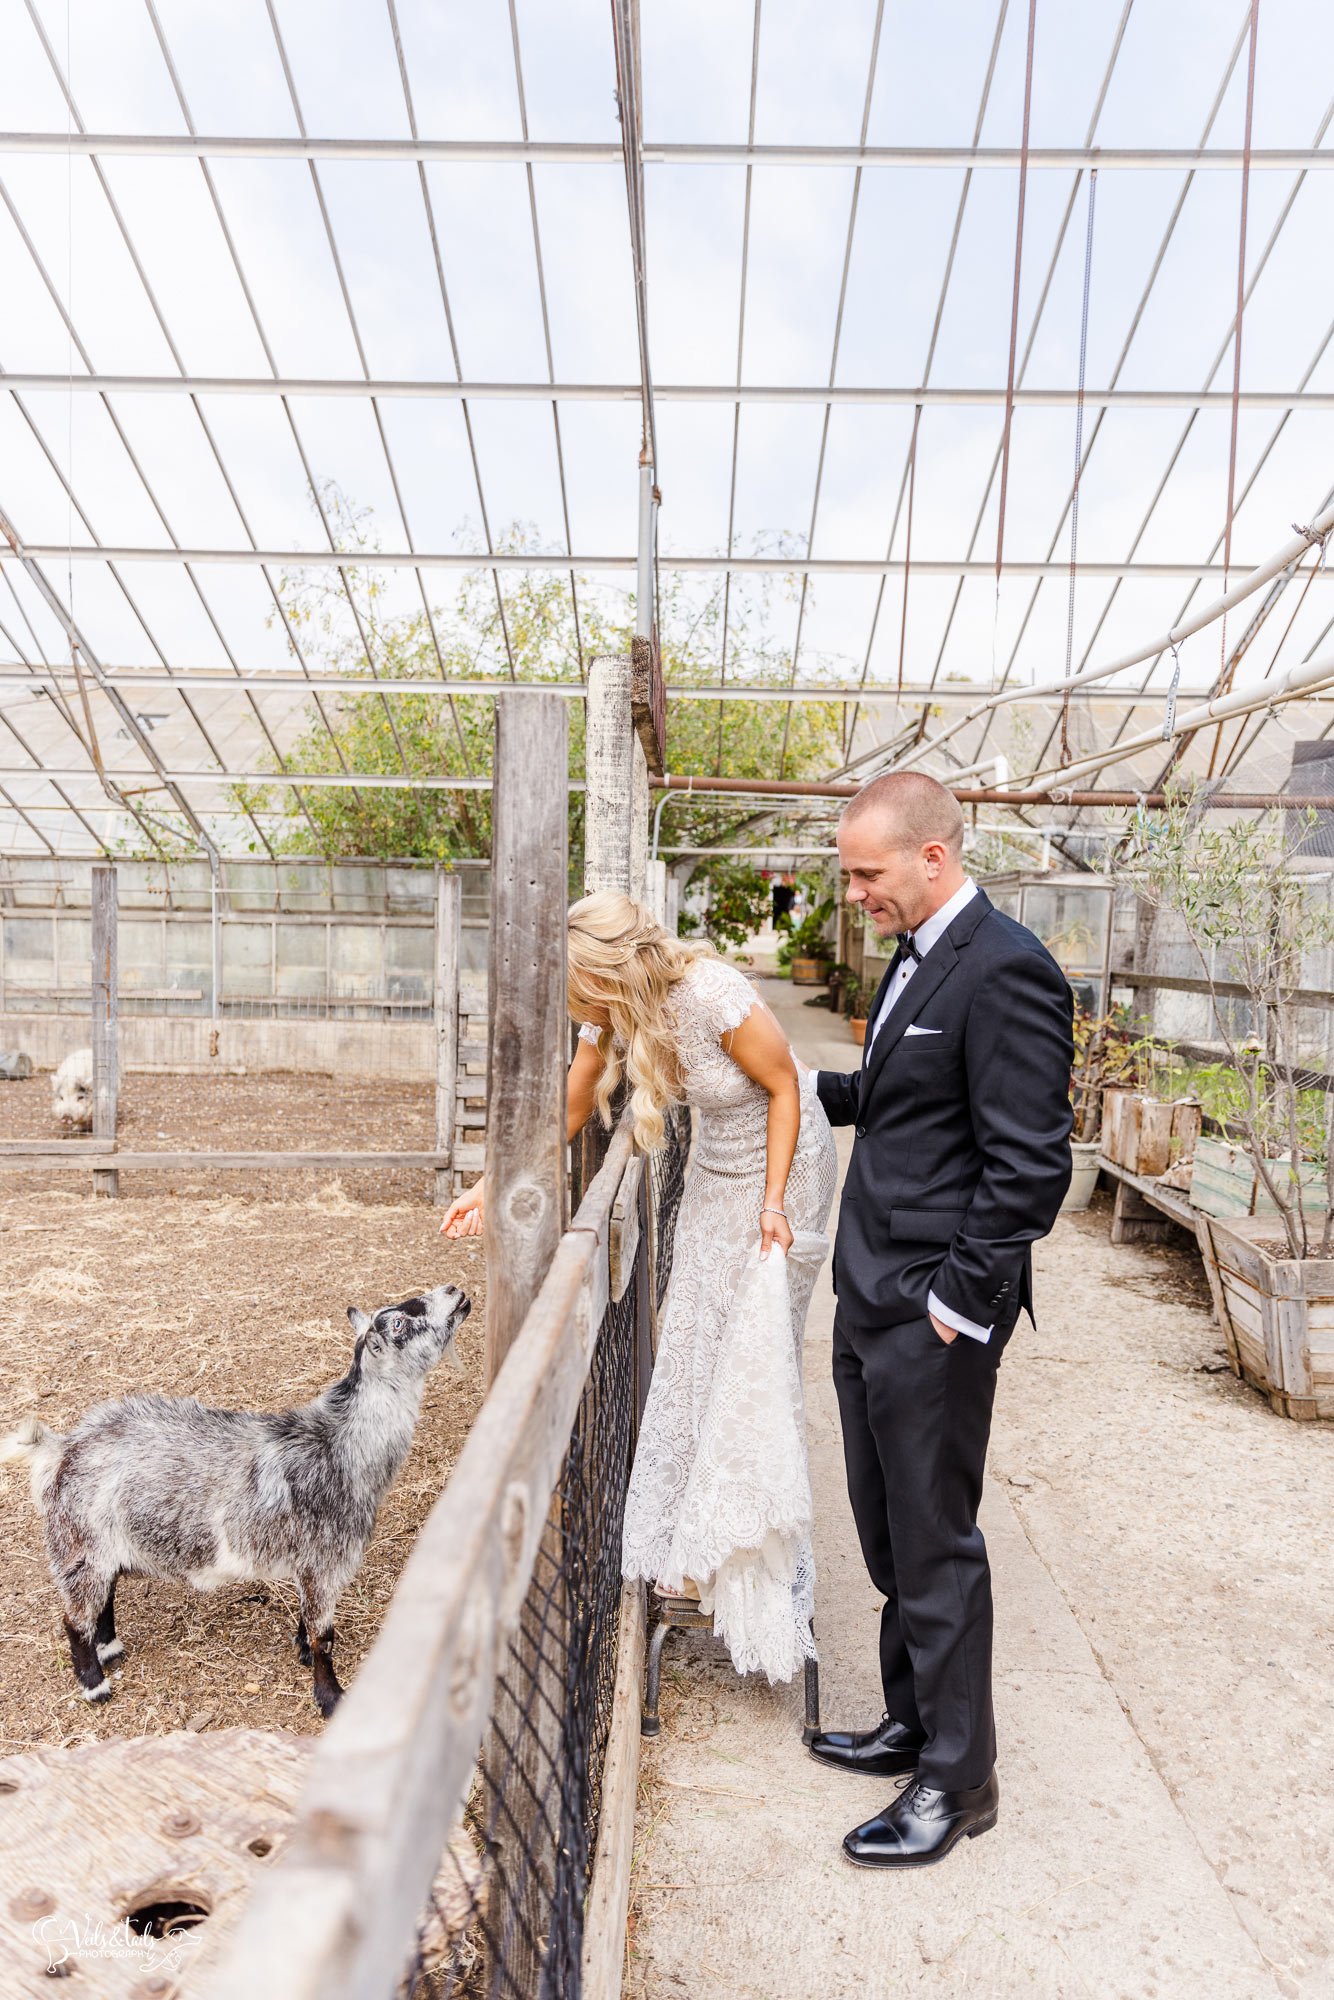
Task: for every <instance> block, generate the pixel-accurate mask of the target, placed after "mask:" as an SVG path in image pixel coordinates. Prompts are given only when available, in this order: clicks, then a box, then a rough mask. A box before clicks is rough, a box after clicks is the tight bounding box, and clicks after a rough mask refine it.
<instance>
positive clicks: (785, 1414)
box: [591, 958, 836, 1681]
mask: <svg viewBox="0 0 1334 2000" xmlns="http://www.w3.org/2000/svg"><path fill="white" fill-rule="evenodd" d="M670 1005H671V1011H672V1020H673V1026H674V1029H675V1032H676V1044H677V1051H678V1057H679V1061H680V1066H681V1076H682V1083H683V1086H684V1091H685V1096H686V1100H687V1102H688V1103H689V1105H690V1107H691V1109H692V1111H693V1113H694V1146H693V1152H692V1157H691V1162H690V1168H689V1172H688V1174H687V1177H686V1183H685V1188H684V1192H683V1194H682V1197H681V1207H680V1211H679V1214H678V1216H677V1222H676V1240H675V1246H674V1253H673V1258H672V1271H671V1281H670V1285H669V1287H668V1292H667V1298H666V1302H665V1305H664V1307H663V1312H662V1315H661V1318H660V1321H659V1329H658V1350H657V1356H656V1359H655V1361H654V1365H653V1380H652V1384H651V1386H650V1388H649V1394H648V1403H647V1406H646V1408H645V1411H644V1418H643V1423H642V1425H641V1428H640V1433H639V1446H638V1450H637V1451H636V1454H635V1462H634V1469H633V1471H632V1473H631V1477H630V1490H629V1494H628V1496H627V1499H626V1509H625V1538H624V1544H623V1554H622V1569H623V1572H624V1574H625V1576H626V1577H627V1578H637V1577H642V1578H644V1579H645V1580H646V1581H647V1582H648V1583H650V1584H655V1583H660V1584H662V1585H663V1586H664V1587H665V1588H667V1589H668V1590H679V1589H680V1587H681V1585H682V1583H683V1582H684V1580H685V1578H687V1577H689V1578H691V1579H693V1581H694V1582H695V1583H696V1584H697V1585H698V1587H699V1592H700V1601H701V1605H702V1607H703V1608H704V1610H706V1611H711V1612H712V1614H713V1622H714V1630H715V1631H716V1632H717V1633H718V1635H719V1637H720V1638H722V1639H723V1640H724V1641H725V1642H726V1644H727V1646H728V1649H729V1651H730V1653H731V1655H732V1660H733V1663H734V1665H735V1666H736V1668H737V1670H738V1672H740V1673H756V1672H762V1673H765V1674H767V1676H768V1678H769V1679H770V1680H771V1681H779V1680H790V1679H791V1677H792V1676H793V1674H795V1672H796V1671H797V1668H798V1667H799V1666H800V1665H801V1663H802V1661H803V1660H804V1659H807V1658H812V1657H814V1652H815V1647H814V1642H813V1640H812V1638H811V1613H812V1608H813V1581H814V1579H813V1571H812V1563H811V1548H810V1536H811V1492H810V1478H809V1474H808V1471H807V1462H806V1433H805V1417H804V1409H803V1401H802V1388H801V1342H802V1334H803V1330H804V1327H805V1323H806V1311H807V1308H808V1306H809V1304H810V1298H811V1289H812V1286H813V1284H814V1281H815V1275H816V1272H817V1271H818V1269H819V1267H820V1263H821V1261H822V1260H823V1258H824V1256H825V1253H826V1251H827V1249H828V1239H827V1238H826V1236H825V1234H824V1229H825V1224H826V1222H827V1220H828V1217H829V1210H830V1206H831V1204H832V1202H833V1198H834V1184H835V1171H836V1161H835V1154H834V1141H833V1136H832V1134H831V1132H830V1129H829V1122H828V1120H827V1119H826V1117H825V1115H824V1112H823V1110H822V1109H821V1106H820V1103H819V1100H818V1098H817V1097H816V1094H815V1085H814V1080H813V1078H812V1077H810V1076H808V1075H802V1076H801V1132H800V1137H799V1138H798V1141H797V1150H796V1156H795V1158H794V1159H793V1162H792V1170H791V1173H790V1175H789V1177H788V1184H787V1194H786V1198H785V1202H784V1206H785V1208H786V1211H787V1216H788V1221H789V1223H790V1225H791V1228H792V1231H793V1235H794V1239H795V1240H794V1242H793V1245H792V1249H791V1250H790V1251H789V1253H788V1254H787V1256H786V1257H784V1256H783V1255H782V1253H781V1252H780V1251H778V1250H776V1249H775V1250H774V1251H773V1252H772V1253H771V1255H770V1256H769V1257H768V1258H767V1259H764V1260H761V1258H760V1256H759V1225H760V1205H761V1203H762V1202H763V1200H764V1182H765V1142H766V1133H767V1124H768V1111H769V1099H768V1095H767V1093H766V1092H765V1091H764V1090H762V1089H761V1088H760V1086H759V1085H758V1084H756V1083H753V1082H752V1081H751V1079H750V1078H749V1077H748V1076H747V1075H746V1074H745V1072H744V1071H743V1070H741V1069H740V1068H738V1066H737V1064H736V1063H734V1062H733V1061H732V1059H731V1057H730V1056H729V1055H727V1054H726V1052H725V1051H724V1050H723V1049H722V1047H721V1046H720V1044H719V1037H720V1036H722V1035H724V1034H725V1033H726V1032H727V1031H728V1030H729V1029H731V1028H735V1027H737V1026H739V1025H740V1023H741V1022H742V1021H743V1020H744V1019H745V1018H746V1016H747V1014H749V1012H750V1010H751V1008H752V1007H756V1006H762V1005H763V1002H762V1001H761V1000H760V999H759V996H758V995H757V994H756V992H755V989H754V988H753V987H752V986H751V984H750V981H749V980H748V979H746V977H745V976H744V974H742V973H741V972H739V971H738V970H737V969H736V967H735V966H732V965H728V964H726V963H725V962H724V961H723V960H721V959H710V958H703V959H698V960H696V962H695V963H694V965H692V967H691V968H690V970H689V972H688V973H687V974H686V976H685V977H684V978H683V979H682V980H681V981H680V982H679V983H678V984H677V985H676V986H675V987H673V989H672V995H671V1002H670ZM591 1032H594V1033H595V1032H596V1031H595V1030H594V1031H591Z"/></svg>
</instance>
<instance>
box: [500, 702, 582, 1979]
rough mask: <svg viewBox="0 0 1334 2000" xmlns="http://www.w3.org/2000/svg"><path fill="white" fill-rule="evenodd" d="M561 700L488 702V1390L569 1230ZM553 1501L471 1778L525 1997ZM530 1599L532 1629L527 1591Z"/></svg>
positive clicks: (555, 1598) (552, 1567) (557, 1717)
mask: <svg viewBox="0 0 1334 2000" xmlns="http://www.w3.org/2000/svg"><path fill="white" fill-rule="evenodd" d="M567 716H568V710H567V709H566V706H565V703H564V702H563V701H562V700H561V698H560V696H559V695H553V694H538V693H529V692H528V691H527V690H525V691H524V692H522V693H507V694H503V695H499V696H498V697H497V699H496V748H495V762H494V766H493V770H492V785H493V791H492V807H491V825H492V837H491V948H490V960H489V1008H488V1014H489V1029H488V1060H487V1078H488V1098H487V1133H486V1169H485V1172H486V1235H485V1242H486V1380H487V1385H488V1387H489V1386H490V1385H491V1383H493V1382H494V1381H495V1378H496V1376H497V1374H498V1373H499V1372H500V1368H501V1366H502V1364H503V1362H504V1360H505V1356H506V1355H507V1354H508V1353H509V1351H510V1348H511V1347H512V1346H513V1344H514V1341H515V1339H516V1337H517V1335H518V1333H519V1330H520V1328H521V1327H522V1325H523V1322H524V1318H525V1316H526V1315H527V1312H528V1309H529V1307H530V1306H531V1305H532V1303H533V1300H534V1299H535V1298H536V1296H537V1293H538V1289H539V1287H540V1286H541V1283H542V1280H543V1279H544V1278H545V1276H546V1274H547V1270H548V1267H549V1266H550V1263H551V1260H552V1258H553V1257H554V1255H555V1253H556V1250H557V1247H558V1246H559V1243H560V1239H561V1237H562V1235H563V1234H564V1231H565V1228H566V1225H567V1223H568V1220H569V1210H568V1204H567V1198H566V1179H565V1161H566V1152H567V1148H566V1143H565V1070H566V1065H567V1062H568V1057H569V1016H568V1012H567V1008H566V993H565V910H566V903H567V899H568V896H569V877H568V865H569V864H568V845H569V841H568V833H569V816H568V814H569V807H568V798H569V730H568V724H567ZM562 1557H563V1537H562V1530H561V1513H560V1499H559V1496H558V1495H557V1496H556V1497H554V1498H553V1500H552V1511H551V1515H550V1517H549V1519H548V1521H547V1525H546V1529H545V1531H544V1533H543V1537H542V1544H541V1547H540V1549H539V1551H538V1556H537V1567H536V1570H535V1571H534V1582H533V1585H532V1586H530V1604H529V1607H528V1608H526V1609H525V1613H524V1617H523V1619H522V1620H521V1622H520V1627H519V1631H518V1633H517V1634H516V1636H515V1638H514V1639H513V1640H512V1641H511V1648H512V1662H513V1665H512V1669H511V1671H510V1672H509V1673H508V1674H506V1673H505V1672H502V1674H501V1677H500V1680H499V1681H498V1682H497V1686H496V1704H495V1708H494V1710H493V1712H492V1724H491V1730H490V1734H489V1736H488V1738H487V1741H486V1744H485V1746H484V1748H483V1753H482V1757H483V1765H484V1768H485V1769H486V1770H487V1771H489V1772H490V1773H491V1775H492V1782H493V1783H497V1784H498V1783H499V1782H500V1781H501V1774H502V1773H503V1771H504V1770H505V1769H506V1767H507V1766H510V1767H513V1768H517V1769H518V1770H520V1771H522V1772H523V1773H524V1779H525V1782H524V1785H523V1786H522V1788H520V1789H519V1790H518V1791H517V1792H516V1794H515V1798H516V1805H515V1807H514V1809H513V1810H512V1811H511V1812H509V1813H508V1814H506V1815H502V1816H501V1817H500V1819H499V1820H498V1822H497V1825H496V1828H495V1835H494V1838H495V1849H496V1858H497V1861H498V1863H499V1865H500V1867H501V1868H502V1869H503V1871H504V1873H505V1875H506V1876H507V1878H508V1879H509V1881H510V1882H511V1883H512V1884H516V1885H517V1884H520V1883H523V1884H524V1888H523V1892H522V1905H523V1909H524V1918H525V1921H524V1923H523V1924H522V1925H519V1926H516V1933H517V1935H516V1937H515V1939H514V1943H513V1946H512V1950H513V1953H514V1960H513V1964H512V1965H511V1967H510V1972H511V1976H512V1978H513V1980H514V1983H515V1986H516V1989H517V1990H518V1991H520V1992H524V1993H527V1992H530V1991H531V1992H532V1993H533V1994H534V1996H536V1994H537V1991H538V1980H539V1978H540V1966H541V1960H540V1947H539V1944H538V1937H539V1932H540V1911H541V1895H542V1883H543V1880H544V1879H545V1878H546V1877H548V1876H550V1875H553V1874H554V1872H555V1865H556V1864H555V1854H554V1847H553V1842H552V1829H551V1827H550V1825H549V1824H548V1823H547V1821H546V1819H545V1817H544V1815H543V1813H542V1810H541V1807H540V1804H539V1801H540V1800H541V1798H542V1796H543V1793H544V1791H545V1790H546V1789H547V1778H546V1772H547V1770H548V1769H549V1768H550V1766H551V1765H552V1764H553V1763H554V1762H555V1760H556V1759H558V1758H559V1757H560V1755H561V1754H562V1728H563V1709H562V1704H563V1701H564V1691H563V1684H562V1678H561V1672H560V1665H561V1663H562V1662H563V1658H564V1648H565V1645H566V1643H567V1635H566V1630H565V1627H566V1619H567V1615H568V1614H567V1606H566V1603H565V1588H564V1577H563V1574H562ZM534 1592H538V1593H540V1595H539V1597H538V1605H539V1609H538V1610H537V1612H536V1614H535V1615H536V1624H537V1629H534V1627H533V1615H532V1613H531V1605H532V1599H533V1593H534Z"/></svg>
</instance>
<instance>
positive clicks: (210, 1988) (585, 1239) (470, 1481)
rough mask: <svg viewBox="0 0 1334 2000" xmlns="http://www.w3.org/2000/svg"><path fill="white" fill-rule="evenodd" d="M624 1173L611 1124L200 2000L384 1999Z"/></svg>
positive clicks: (478, 1719) (465, 1747) (487, 1710)
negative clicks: (269, 1861)
mask: <svg viewBox="0 0 1334 2000" xmlns="http://www.w3.org/2000/svg"><path fill="white" fill-rule="evenodd" d="M630 1166H631V1139H630V1133H629V1130H628V1127H627V1126H626V1125H622V1126H621V1127H620V1128H619V1129H618V1131H617V1132H616V1134H615V1135H614V1137H613V1139H612V1143H611V1146H610V1148H609V1149H608V1153H607V1158H606V1160H605V1162H604V1164H603V1166H602V1169H601V1171H600V1172H599V1173H598V1175H597V1177H596V1179H595V1180H594V1181H593V1183H592V1185H591V1186H590V1188H589V1190H588V1193H587V1194H586V1195H585V1197H584V1200H583V1202H582V1203H581V1204H580V1207H579V1210H578V1212H577V1214H576V1215H575V1217H574V1221H573V1223H572V1224H571V1226H570V1228H569V1229H568V1230H567V1231H566V1233H565V1235H564V1236H563V1237H562V1238H561V1241H560V1243H559V1245H558V1247H557V1250H556V1253H555V1256H554V1257H553V1259H552V1261H551V1264H550V1267H549V1269H548V1271H547V1274H546V1278H545V1280H544V1282H543V1284H542V1286H541V1289H540V1290H539V1292H538V1294H537V1297H536V1299H535V1300H534V1303H533V1305H532V1307H531V1309H530V1310H529V1312H528V1314H527V1317H526V1318H525V1320H524V1322H523V1326H522V1328H521V1330H520V1333H519V1336H518V1338H517V1339H516V1340H515V1342H514V1344H513V1346H512V1347H511V1348H510V1350H509V1353H508V1354H507V1355H506V1357H505V1360H504V1362H503V1364H502V1365H501V1368H500V1372H499V1374H498V1375H497V1377H496V1379H495V1382H494V1383H493V1385H492V1387H491V1391H490V1393H489V1395H488V1396H487V1399H486V1401H485V1403H484V1404H483V1406H482V1409H481V1411H480V1412H479V1414H478V1416H477V1420H476V1422H475V1423H474V1425H473V1428H472V1431H471V1433H470V1434H469V1437H468V1440H467V1442H466V1444H465V1445H464V1447H463V1450H462V1452H461V1453H460V1456H459V1460H458V1464H457V1465H456V1466H455V1468H454V1472H453V1474H452V1476H451V1478H450V1481H449V1484H448V1485H447V1486H446V1488H445V1490H444V1492H443V1493H442V1494H441V1496H440V1498H439V1499H438V1500H437V1502H436V1504H435V1506H434V1508H433V1509H432V1511H431V1513H430V1515H429V1516H428V1518H427V1520H426V1522H425V1524H424V1526H423V1527H422V1529H421V1532H420V1534H419V1535H418V1537H417V1540H416V1543H415V1545H414V1547H413V1550H412V1553H411V1555H410V1556H409V1558H408V1561H407V1563H406V1565H405V1567H404V1570H403V1574H402V1576H401V1577H400V1579H399V1583H398V1587H397V1589H396V1590H395V1592H394V1595H393V1597H392V1598H391V1600H390V1603H389V1607H388V1610H387V1612H386V1614H385V1619H384V1624H383V1626H382V1627H381V1630H380V1634H379V1637H378V1638H377V1640H376V1642H375V1644H374V1646H373V1647H372V1649H371V1651H370V1653H369V1655H368V1656H367V1658H366V1660H365V1661H364V1663H363V1665H362V1667H361V1669H360V1671H359V1673H358V1675H357V1678H356V1680H355V1681H354V1682H353V1684H352V1686H351V1688H350V1689H349V1691H348V1693H347V1695H346V1696H345V1697H344V1700H343V1702H342V1704H341V1705H340V1707H339V1709H338V1711H337V1713H336V1714H335V1716H334V1718H333V1720H332V1722H331V1723H330V1724H329V1727H328V1729H327V1730H326V1732H325V1734H324V1736H323V1737H322V1739H321V1740H320V1743H319V1745H318V1747H317V1748H316V1750H315V1752H314V1755H313V1757H312V1760H311V1766H310V1774H309V1778H308V1780H307V1784H306V1789H305V1792H304V1794H303V1797H302V1801H301V1804H300V1807H299V1809H298V1814H297V1819H296V1824H295V1826H294V1828H293V1832H292V1836H291V1839H290V1841H289V1842H288V1845H287V1847H286V1849H285V1850H284V1852H283V1854H282V1855H281V1856H280V1857H279V1859H278V1860H277V1862H276V1863H275V1864H274V1866H273V1868H272V1869H271V1870H270V1872H269V1873H268V1874H267V1875H265V1876H264V1877H263V1878H262V1879H261V1880H260V1881H259V1882H258V1883H257V1885H256V1888H255V1893H254V1896H253V1898H252V1900H251V1903H250V1904H249V1906H248V1908H247V1910H246V1912H245V1915H244V1916H243V1917H242V1919H241V1922H240V1924H239V1926H238V1927H237V1930H236V1932H235V1933H234V1934H233V1937H232V1938H231V1940H230V1942H229V1943H228V1945H227V1946H226V1948H225V1949H224V1952H223V1954H222V1957H221V1959H220V1960H219V1962H218V1963H217V1964H216V1965H215V1967H214V1968H213V1972H212V1975H211V1977H210V1978H209V1979H208V1980H207V1981H206V1983H205V1985H204V1988H203V1990H204V1992H205V1993H206V1995H207V1996H208V2000H386V1995H387V1994H390V1993H392V1992H393V1990H394V1986H395V1983H396V1980H397V1978H398V1976H399V1974H400V1971H401V1969H402V1968H403V1967H404V1966H405V1965H406V1963H407V1961H408V1959H409V1957H410V1954H411V1951H412V1947H413V1942H414V1938H415V1935H416V1929H417V1924H418V1921H419V1918H420V1914H421V1911H422V1908H423V1906H424V1904H425V1902H426V1899H427V1894H428V1891H429V1889H430V1886H431V1882H432V1878H433V1876H434V1874H435V1871H436V1868H437V1866H438V1863H439V1859H440V1856H441V1854H442V1853H443V1851H444V1848H445V1844H446V1842H447V1840H448V1838H449V1834H450V1831H451V1828H452V1827H453V1826H454V1824H455V1823H456V1821H457V1819H458V1816H459V1812H460V1810H461V1808H462V1804H463V1801H464V1798H465V1796H466V1794H467V1791H468V1788H469V1786H470V1784H471V1781H472V1777H473V1771H474V1767H475V1765H476V1760H477V1753H478V1749H479V1746H480V1745H481V1742H482V1739H483V1735H484V1733H485V1731H486V1728H487V1723H488V1719H489V1717H490V1714H491V1709H492V1704H493V1700H494V1697H495V1690H496V1675H497V1670H498V1667H499V1665H500V1662H501V1660H502V1658H503V1653H504V1648H505V1646H506V1644H507V1642H508V1640H509V1637H510V1635H511V1634H512V1633H513V1632H514V1630H515V1628H516V1626H517V1623H518V1619H519V1613H520V1610H521V1608H522V1606H523V1603H524V1598H525V1595H526V1593H527V1590H528V1586H529V1583H530V1580H531V1578H532V1574H533V1568H534V1563H535V1560H536V1557H537V1551H538V1546H539V1543H540V1541H541V1538H542V1535H543V1532H544V1530H545V1528H546V1525H547V1516H548V1509H549V1506H550V1503H551V1498H552V1494H553V1492H554V1491H555V1488H556V1484H557V1480H558V1479H559V1476H560V1473H561V1468H562V1465H563V1462H564V1458H565V1454H566V1450H567V1448H568V1446H569V1441H570V1432H571V1428H572V1426H573V1423H574V1419H575V1414H576V1412H577V1410H578V1407H579V1400H580V1397H581V1395H582V1393H583V1388H584V1384H585V1382H586V1381H587V1378H588V1373H589V1367H590V1364H591V1361H592V1358H593V1353H594V1347H595V1343H596V1341H597V1337H598V1332H599V1328H600V1327H601V1324H602V1318H603V1313H604V1310H605V1308H606V1305H607V1301H608V1299H609V1297H610V1274H611V1269H612V1265H613V1260H614V1261H615V1264H616V1267H617V1268H618V1269H620V1268H623V1267H624V1265H625V1264H626V1262H627V1261H628V1260H627V1258H626V1255H625V1249H624V1247H623V1246H622V1245H620V1244H619V1243H617V1244H615V1245H613V1241H612V1234H613V1210H614V1209H615V1207H616V1204H617V1197H618V1195H619V1194H620V1191H621V1187H622V1182H623V1180H624V1178H625V1175H626V1173H627V1169H629V1168H630Z"/></svg>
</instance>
